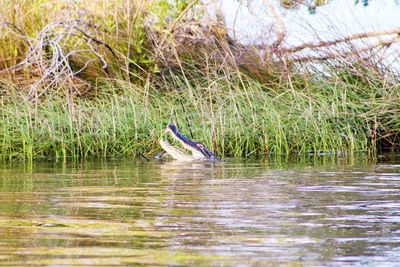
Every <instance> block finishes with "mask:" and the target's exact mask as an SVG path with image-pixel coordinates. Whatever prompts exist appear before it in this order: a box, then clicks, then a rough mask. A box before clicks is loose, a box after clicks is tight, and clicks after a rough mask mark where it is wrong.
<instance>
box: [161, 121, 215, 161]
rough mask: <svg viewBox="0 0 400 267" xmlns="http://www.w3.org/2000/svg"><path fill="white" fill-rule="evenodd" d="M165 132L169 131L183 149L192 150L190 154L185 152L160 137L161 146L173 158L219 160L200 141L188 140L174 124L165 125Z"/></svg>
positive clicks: (182, 159)
mask: <svg viewBox="0 0 400 267" xmlns="http://www.w3.org/2000/svg"><path fill="white" fill-rule="evenodd" d="M166 132H167V133H169V134H170V135H171V136H172V138H173V139H174V140H176V141H178V142H179V143H180V144H181V145H182V146H183V147H184V148H185V149H187V150H189V151H190V152H192V154H191V155H190V154H186V153H185V152H184V151H183V150H182V149H180V148H178V147H175V146H171V145H170V143H169V142H168V141H166V140H163V139H160V141H159V142H160V145H161V147H162V148H163V149H164V150H165V152H167V153H168V154H169V155H170V156H171V157H172V158H173V159H176V160H181V161H192V160H219V159H218V158H217V157H215V156H214V154H213V153H212V152H211V151H210V150H209V149H208V148H207V147H206V146H205V145H203V144H202V143H198V142H195V141H192V140H190V139H189V138H187V137H186V136H184V135H183V134H182V133H181V132H179V130H178V128H177V127H176V126H175V125H174V124H169V125H168V126H167V129H166Z"/></svg>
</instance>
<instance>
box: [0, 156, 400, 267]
mask: <svg viewBox="0 0 400 267" xmlns="http://www.w3.org/2000/svg"><path fill="white" fill-rule="evenodd" d="M399 190H400V160H399V157H398V156H396V155H389V156H387V155H386V156H383V157H382V158H379V160H378V162H376V163H371V162H370V161H369V160H367V159H365V158H364V157H361V158H360V159H351V160H350V159H343V158H336V157H313V158H311V159H308V160H307V159H306V160H304V159H303V160H292V161H289V163H287V162H286V163H283V162H281V161H271V160H269V161H268V160H249V161H237V160H226V161H225V162H222V163H217V164H211V163H184V164H179V163H177V162H157V161H152V162H140V161H137V160H133V159H132V160H129V159H126V160H110V161H95V162H86V163H82V164H78V163H67V164H63V163H53V162H47V163H46V162H37V163H34V164H24V163H21V162H19V163H15V162H14V163H3V164H2V165H0V265H2V266H26V265H29V266H35V265H37V266H43V265H50V266H54V265H56V266H60V265H65V266H82V265H91V266H95V265H99V266H137V265H148V266H163V265H168V266H188V265H191V266H193V265H196V266H199V265H201V266H265V265H267V266H268V265H269V266H278V265H285V266H286V265H290V266H300V265H305V266H321V265H324V266H326V265H328V266H350V265H351V266H354V265H358V266H364V265H374V266H383V265H384V266H398V262H400V195H399V193H400V191H399Z"/></svg>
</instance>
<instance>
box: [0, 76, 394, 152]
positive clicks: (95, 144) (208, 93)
mask: <svg viewBox="0 0 400 267" xmlns="http://www.w3.org/2000/svg"><path fill="white" fill-rule="evenodd" d="M175 85H176V87H175V89H174V90H172V91H170V92H160V91H159V90H158V89H156V88H153V87H139V86H135V85H132V84H130V83H125V82H121V81H108V82H107V83H105V84H103V85H100V86H99V88H98V95H97V96H96V97H95V98H91V99H84V98H78V99H74V100H71V101H65V99H64V98H60V97H58V96H56V97H48V98H46V99H43V101H42V102H41V103H40V104H35V103H32V102H29V101H26V100H25V101H24V100H23V99H21V98H19V97H18V96H14V97H13V98H9V99H7V100H6V102H5V103H2V105H1V120H0V124H1V125H0V129H2V130H1V132H0V152H1V156H2V157H3V158H9V157H23V158H39V157H48V156H55V157H70V156H72V157H92V156H114V157H115V156H133V155H139V154H140V153H141V154H144V155H147V156H151V155H154V154H155V153H156V152H158V151H159V149H160V148H159V146H158V143H157V140H158V138H159V137H160V136H161V135H162V131H163V129H164V128H165V126H166V124H167V123H169V122H176V123H177V124H178V125H179V127H180V128H181V130H182V132H184V133H185V134H186V135H187V136H189V137H190V136H191V132H192V133H193V137H194V139H196V140H200V141H202V142H204V143H205V144H206V145H207V146H209V147H211V148H212V149H213V150H214V151H215V153H216V154H218V155H219V156H235V157H245V156H249V155H257V154H258V155H259V154H265V153H267V154H268V153H274V154H276V155H282V154H303V153H309V152H327V151H330V152H348V153H352V152H354V151H360V150H362V151H373V150H374V149H375V147H376V142H377V137H378V132H379V131H383V130H387V129H394V128H395V127H399V124H398V123H399V120H398V117H397V116H398V114H397V113H396V112H397V110H399V108H400V104H399V101H395V100H397V99H398V95H396V94H397V93H398V92H397V93H396V92H395V91H393V90H390V91H384V90H378V89H374V91H375V93H374V94H371V95H369V94H368V93H366V92H365V91H363V94H357V93H355V90H354V88H351V87H348V86H346V85H345V84H343V85H342V86H338V85H337V84H318V85H317V84H315V85H311V86H309V87H308V88H307V89H305V90H302V91H300V90H272V89H271V88H267V87H264V86H263V85H262V84H260V83H258V82H255V81H254V80H247V81H246V80H239V79H238V80H237V82H236V83H228V82H226V81H219V82H218V81H216V82H212V83H208V81H204V84H197V85H195V86H188V84H187V83H185V81H184V80H181V79H178V78H177V79H176V80H175ZM378 91H379V94H380V96H377V94H376V93H377V92H378ZM371 93H372V92H371ZM394 93H395V94H394ZM371 129H375V130H376V131H377V132H376V133H373V132H371ZM374 134H375V135H374ZM374 137H376V138H374ZM392 138H398V135H397V136H396V135H394V136H392Z"/></svg>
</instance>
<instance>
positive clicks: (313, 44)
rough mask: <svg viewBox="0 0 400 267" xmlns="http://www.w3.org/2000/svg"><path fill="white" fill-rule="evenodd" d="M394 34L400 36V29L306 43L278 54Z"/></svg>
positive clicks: (280, 50)
mask: <svg viewBox="0 0 400 267" xmlns="http://www.w3.org/2000/svg"><path fill="white" fill-rule="evenodd" d="M393 34H400V28H394V29H390V30H384V31H373V32H365V33H357V34H352V35H348V36H345V37H341V38H338V39H336V40H332V41H320V42H308V43H304V44H301V45H299V46H295V47H290V48H281V49H277V51H276V52H279V53H283V54H284V53H295V52H299V51H301V50H303V49H305V48H310V49H315V48H321V47H327V46H333V45H337V44H340V43H344V42H349V41H354V40H360V39H364V38H371V37H379V36H385V35H393Z"/></svg>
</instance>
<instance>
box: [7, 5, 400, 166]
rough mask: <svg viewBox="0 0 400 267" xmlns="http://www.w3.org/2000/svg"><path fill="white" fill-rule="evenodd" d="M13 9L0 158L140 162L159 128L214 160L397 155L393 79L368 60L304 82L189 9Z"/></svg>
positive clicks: (275, 57) (287, 63)
mask: <svg viewBox="0 0 400 267" xmlns="http://www.w3.org/2000/svg"><path fill="white" fill-rule="evenodd" d="M15 2H16V1H14V0H13V1H9V0H3V1H2V6H3V8H2V9H1V10H0V17H2V18H3V21H0V36H1V38H0V90H1V94H2V98H1V104H0V116H1V120H0V124H1V125H0V153H1V154H0V155H1V157H2V158H13V157H19V158H30V159H32V158H40V157H57V158H59V157H63V158H65V157H74V158H78V157H92V156H107V157H108V156H112V157H117V156H130V155H153V154H155V153H156V152H157V151H158V150H159V149H160V148H159V146H158V142H157V141H158V138H159V137H160V136H161V135H162V132H163V129H164V128H165V126H166V124H167V123H169V122H171V121H173V122H176V123H177V124H178V126H179V127H180V128H181V130H182V132H184V133H186V134H187V135H188V136H190V137H193V138H194V139H196V140H199V141H202V142H204V143H205V144H206V145H207V146H210V147H211V148H212V150H214V151H215V153H216V154H217V155H219V156H235V157H245V156H250V155H257V154H265V153H274V154H279V155H280V154H286V155H288V154H293V153H294V154H303V153H309V152H312V153H319V152H346V153H352V152H354V151H359V150H362V151H369V152H374V151H375V150H376V149H382V148H385V147H390V148H392V149H396V148H398V147H399V146H398V144H399V143H400V134H399V132H400V131H399V129H400V116H399V114H400V113H399V110H400V102H399V101H398V100H399V98H400V87H399V82H398V77H397V76H396V74H395V73H393V72H391V71H390V70H386V69H385V70H384V69H383V68H382V67H381V66H380V65H379V61H377V60H375V59H373V58H372V57H365V56H364V54H361V53H354V54H352V55H351V56H349V54H348V53H346V54H345V55H343V56H340V55H339V56H337V57H335V59H334V60H333V59H332V58H331V57H320V58H318V60H319V61H318V68H317V69H318V70H319V71H317V70H316V68H313V67H312V66H315V65H313V64H306V65H304V62H303V61H301V62H300V61H298V60H295V59H294V58H293V57H291V54H290V53H291V52H293V51H295V50H296V49H292V50H291V51H288V50H287V51H286V52H285V53H286V54H282V52H283V51H284V50H283V49H279V45H280V42H279V43H277V42H275V43H274V44H273V45H271V46H269V47H263V48H262V50H263V51H264V54H263V55H262V56H260V51H261V50H260V48H257V47H250V46H243V45H241V44H239V43H238V42H237V41H236V40H233V39H232V38H230V37H229V36H228V34H227V30H226V28H225V26H224V24H223V22H215V21H213V20H210V19H208V17H207V14H206V12H205V11H204V9H203V8H202V7H201V5H200V4H199V3H198V2H187V1H184V0H178V1H176V2H173V3H172V1H166V0H157V1H156V0H154V1H140V0H138V1H118V0H115V1H75V2H57V1H50V0H42V1H33V0H24V1H22V0H20V1H17V3H15ZM60 14H62V16H60ZM297 49H300V48H297ZM335 49H336V48H335ZM296 51H298V50H296ZM310 59H311V60H315V58H310ZM302 60H303V59H302ZM313 62H314V61H313ZM304 66H305V67H304ZM300 67H301V68H300ZM321 70H322V71H321ZM191 135H193V136H191Z"/></svg>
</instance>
